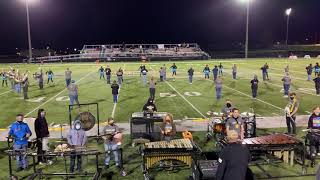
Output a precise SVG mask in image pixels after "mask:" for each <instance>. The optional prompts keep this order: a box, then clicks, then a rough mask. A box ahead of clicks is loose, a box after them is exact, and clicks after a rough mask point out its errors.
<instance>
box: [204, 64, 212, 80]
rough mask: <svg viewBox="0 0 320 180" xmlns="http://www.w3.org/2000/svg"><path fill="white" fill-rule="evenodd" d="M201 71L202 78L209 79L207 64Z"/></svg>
mask: <svg viewBox="0 0 320 180" xmlns="http://www.w3.org/2000/svg"><path fill="white" fill-rule="evenodd" d="M203 73H204V79H207V78H208V79H209V74H210V68H209V66H208V64H207V65H206V67H204V69H203Z"/></svg>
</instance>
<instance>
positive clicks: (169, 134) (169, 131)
mask: <svg viewBox="0 0 320 180" xmlns="http://www.w3.org/2000/svg"><path fill="white" fill-rule="evenodd" d="M160 130H161V140H162V141H170V140H172V139H174V137H175V135H176V133H177V130H176V125H175V124H174V122H173V116H172V115H171V114H167V115H166V116H165V117H164V119H163V123H162V124H161V125H160Z"/></svg>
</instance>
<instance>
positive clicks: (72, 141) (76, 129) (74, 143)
mask: <svg viewBox="0 0 320 180" xmlns="http://www.w3.org/2000/svg"><path fill="white" fill-rule="evenodd" d="M67 140H68V144H69V146H71V149H72V150H73V151H72V155H71V156H70V173H73V172H74V166H75V161H76V158H77V171H78V172H80V171H81V165H82V159H81V155H79V154H77V150H78V149H81V148H83V147H84V146H85V145H86V143H87V136H86V132H85V131H84V130H83V129H82V124H81V121H80V120H76V121H75V122H74V124H73V128H71V129H70V131H69V133H68V135H67Z"/></svg>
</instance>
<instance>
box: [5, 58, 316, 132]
mask: <svg viewBox="0 0 320 180" xmlns="http://www.w3.org/2000/svg"><path fill="white" fill-rule="evenodd" d="M173 62H175V63H176V64H177V66H178V70H177V77H176V80H175V81H173V79H172V78H171V72H170V70H169V67H170V66H171V65H172V63H173ZM219 62H220V60H210V61H171V62H168V61H167V62H151V63H145V64H146V67H147V69H148V70H149V74H148V76H149V78H150V77H151V76H154V77H155V78H156V79H157V80H159V73H158V71H159V69H160V67H161V66H162V65H163V64H166V67H167V77H168V81H166V82H159V83H158V84H157V87H156V88H157V89H156V98H155V101H156V105H157V107H158V111H164V112H170V113H172V114H173V115H174V119H184V118H186V117H188V118H204V117H207V116H208V115H207V112H208V111H216V112H219V111H220V109H221V107H222V106H223V103H224V100H225V99H226V98H230V99H232V100H233V102H234V104H235V105H236V107H238V108H240V110H241V111H248V110H249V108H250V107H252V108H254V109H255V112H256V113H257V114H258V115H260V116H279V115H283V108H284V107H285V105H286V104H287V99H285V98H283V97H282V96H283V92H281V89H282V82H281V78H282V76H283V74H284V73H283V72H284V70H283V69H284V67H285V66H286V65H287V64H289V68H290V75H291V77H292V88H291V90H293V91H295V92H297V93H298V96H299V99H300V105H301V106H300V109H299V114H300V115H306V114H309V112H310V111H311V109H312V107H314V106H316V105H319V100H320V97H319V96H316V95H315V90H314V84H313V82H308V81H306V79H307V75H306V71H305V67H306V66H307V65H308V64H310V63H312V64H315V63H316V62H318V60H317V59H310V60H295V61H289V60H288V59H250V60H236V59H234V60H223V61H221V62H222V64H223V66H224V72H225V74H224V76H223V90H222V96H223V100H220V101H216V99H215V90H214V86H213V82H212V78H213V76H212V74H210V79H211V80H205V79H204V75H203V73H202V70H203V68H204V66H205V65H206V64H209V66H210V68H211V69H212V68H213V65H218V63H219ZM266 62H267V63H268V64H269V66H270V70H269V76H270V78H271V80H270V81H268V82H267V83H263V82H262V77H261V76H262V75H261V70H260V67H261V66H262V65H263V64H264V63H266ZM234 63H235V64H237V66H238V79H237V80H232V78H231V66H232V64H234ZM106 64H109V65H110V67H111V69H112V71H113V72H115V71H116V70H117V69H118V68H120V67H121V68H123V69H124V74H125V75H124V84H123V85H122V86H121V91H120V94H119V103H118V104H117V105H116V106H114V104H113V103H112V96H111V88H110V86H109V85H107V84H106V81H104V80H99V74H98V68H99V67H100V66H106ZM141 64H142V63H140V62H134V63H131V62H125V63H123V62H110V63H100V64H99V65H96V64H94V63H65V64H44V65H43V66H39V65H35V64H32V65H26V64H12V66H13V67H15V68H18V69H20V72H24V71H25V70H29V71H30V73H31V74H33V73H35V72H36V71H39V69H40V68H42V69H43V70H44V72H46V71H47V70H48V69H49V68H50V69H51V70H53V72H54V73H55V76H54V81H55V82H54V85H47V84H45V88H44V90H42V91H41V90H39V88H38V86H37V82H36V80H35V79H33V78H32V77H31V75H30V77H29V79H30V83H31V87H29V98H30V100H29V101H24V100H23V99H22V98H21V97H22V95H20V94H16V93H15V92H13V91H11V90H10V89H9V87H8V88H3V87H0V98H1V103H0V108H1V109H2V113H1V115H0V118H1V121H0V128H5V127H7V126H8V125H10V124H11V123H12V122H13V121H14V119H15V114H17V113H21V112H22V113H24V114H26V115H27V116H29V117H35V116H36V113H37V109H38V108H44V109H46V111H47V120H48V121H49V122H50V123H51V122H54V123H68V117H69V116H68V108H67V105H68V104H69V102H68V98H67V95H68V94H67V91H66V89H65V81H64V71H65V69H66V68H67V67H69V68H70V69H71V70H72V71H73V76H72V77H73V79H74V80H76V81H77V84H78V85H79V100H80V103H92V102H97V103H99V107H100V108H99V110H100V120H101V121H104V120H105V119H107V118H108V117H110V116H111V115H112V114H114V117H115V119H116V120H117V121H119V122H128V119H129V118H130V115H131V113H133V112H138V111H141V109H142V106H143V104H144V103H145V102H146V100H147V98H148V97H149V88H148V87H143V85H142V81H141V78H140V77H139V72H138V68H139V66H140V65H141ZM190 66H192V67H193V68H194V69H195V77H194V83H193V84H192V85H190V84H189V83H188V77H187V70H188V69H189V67H190ZM8 67H9V64H0V69H3V68H5V69H8ZM254 74H257V75H258V77H259V80H260V83H259V90H258V99H256V100H253V99H252V98H251V89H250V80H251V79H252V77H253V75H254ZM46 78H47V77H46V76H45V79H46ZM112 79H115V75H113V76H112ZM160 93H166V94H167V95H170V96H174V97H160ZM87 110H89V111H93V112H94V108H93V107H86V108H81V109H80V110H76V111H75V112H73V113H74V114H76V113H77V112H79V111H87Z"/></svg>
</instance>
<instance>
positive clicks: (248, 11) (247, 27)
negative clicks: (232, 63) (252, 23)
mask: <svg viewBox="0 0 320 180" xmlns="http://www.w3.org/2000/svg"><path fill="white" fill-rule="evenodd" d="M239 1H240V2H243V3H246V5H247V23H246V45H245V58H246V59H247V58H248V47H249V15H250V2H251V1H252V0H239Z"/></svg>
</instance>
